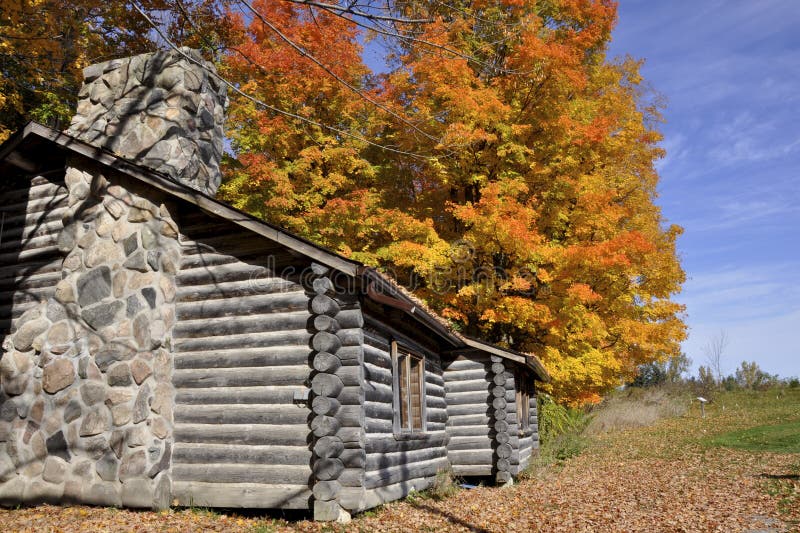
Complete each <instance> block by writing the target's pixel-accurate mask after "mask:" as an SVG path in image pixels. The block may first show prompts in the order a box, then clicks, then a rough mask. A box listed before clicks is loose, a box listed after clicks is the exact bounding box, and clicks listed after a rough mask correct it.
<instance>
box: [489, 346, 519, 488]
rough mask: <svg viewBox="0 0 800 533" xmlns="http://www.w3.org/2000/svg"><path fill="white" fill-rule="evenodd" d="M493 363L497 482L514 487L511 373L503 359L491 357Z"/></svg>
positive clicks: (494, 446) (494, 445)
mask: <svg viewBox="0 0 800 533" xmlns="http://www.w3.org/2000/svg"><path fill="white" fill-rule="evenodd" d="M490 360H491V362H492V368H491V376H492V385H491V387H492V412H493V416H492V418H493V419H494V426H493V429H494V439H493V440H494V442H493V443H492V444H493V446H492V447H493V448H494V455H495V457H494V467H495V481H496V482H497V483H498V484H502V485H512V484H513V483H514V478H513V476H512V475H511V455H512V452H513V448H512V446H511V433H510V432H509V423H508V420H507V417H508V409H507V407H508V400H507V395H506V385H507V383H508V381H509V372H508V371H507V370H506V366H505V364H504V362H503V358H502V357H500V356H497V355H492V356H490Z"/></svg>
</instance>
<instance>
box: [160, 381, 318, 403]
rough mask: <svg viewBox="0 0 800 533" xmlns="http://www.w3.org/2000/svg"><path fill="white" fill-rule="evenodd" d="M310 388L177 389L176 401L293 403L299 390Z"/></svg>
mask: <svg viewBox="0 0 800 533" xmlns="http://www.w3.org/2000/svg"><path fill="white" fill-rule="evenodd" d="M303 390H308V389H307V388H306V387H297V386H291V385H288V386H280V385H279V386H255V387H209V388H205V389H176V390H175V403H176V404H177V405H180V404H199V405H206V404H229V403H230V404H251V403H252V404H292V403H294V401H295V400H294V397H295V394H296V393H297V392H301V391H303Z"/></svg>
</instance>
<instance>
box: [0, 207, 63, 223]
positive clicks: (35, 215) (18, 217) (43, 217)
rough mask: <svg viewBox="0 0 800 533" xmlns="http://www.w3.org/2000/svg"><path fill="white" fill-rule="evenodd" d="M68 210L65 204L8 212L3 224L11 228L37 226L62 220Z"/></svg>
mask: <svg viewBox="0 0 800 533" xmlns="http://www.w3.org/2000/svg"><path fill="white" fill-rule="evenodd" d="M66 212H67V207H64V206H59V207H56V208H55V209H47V210H40V211H24V212H23V211H17V212H15V213H11V214H7V215H6V218H5V220H4V223H3V224H4V226H6V227H9V228H14V227H37V226H42V225H44V224H51V223H53V222H59V221H61V219H62V217H63V216H64V214H65V213H66Z"/></svg>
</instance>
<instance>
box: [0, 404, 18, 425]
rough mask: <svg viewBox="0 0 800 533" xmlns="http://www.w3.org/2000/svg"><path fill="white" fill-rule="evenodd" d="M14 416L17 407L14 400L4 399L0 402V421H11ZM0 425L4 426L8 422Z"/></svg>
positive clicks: (15, 415)
mask: <svg viewBox="0 0 800 533" xmlns="http://www.w3.org/2000/svg"><path fill="white" fill-rule="evenodd" d="M15 418H17V407H16V405H15V404H14V402H13V401H12V400H6V401H4V402H3V403H0V421H3V422H12V421H13V420H14V419H15ZM0 425H2V426H3V427H6V426H8V425H9V424H0Z"/></svg>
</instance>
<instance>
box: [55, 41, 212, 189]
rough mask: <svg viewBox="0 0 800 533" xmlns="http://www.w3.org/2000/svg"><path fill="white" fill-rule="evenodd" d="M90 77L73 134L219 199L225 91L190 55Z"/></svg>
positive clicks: (114, 66) (144, 60)
mask: <svg viewBox="0 0 800 533" xmlns="http://www.w3.org/2000/svg"><path fill="white" fill-rule="evenodd" d="M181 52H182V53H183V54H186V56H188V57H191V58H192V59H194V60H195V61H197V62H199V63H200V65H203V66H204V67H205V68H202V67H200V65H198V64H195V63H194V62H192V61H189V60H188V59H187V58H186V57H184V56H183V55H182V54H181V53H178V52H176V51H174V50H173V51H169V52H155V53H150V54H142V55H138V56H134V57H129V58H125V59H114V60H112V61H107V62H105V63H98V64H95V65H91V66H89V67H87V68H85V69H84V70H83V77H84V80H83V86H82V87H81V91H80V93H78V99H79V100H78V109H77V113H76V115H75V117H74V118H73V119H72V124H71V125H70V127H69V129H68V130H67V133H69V134H70V135H73V136H75V137H77V138H78V139H81V140H83V141H86V142H88V143H91V144H93V145H95V146H99V147H102V148H107V149H109V150H111V151H112V152H114V153H116V154H117V155H120V156H122V157H124V158H126V159H129V160H131V161H133V162H135V163H137V164H141V165H144V166H146V167H149V168H152V169H153V170H157V171H159V172H162V173H164V174H167V175H168V176H170V177H172V178H173V179H175V180H178V181H180V182H181V183H183V184H185V185H188V186H189V187H192V188H193V189H196V190H198V191H201V192H204V193H206V194H208V195H210V196H214V195H215V194H216V192H217V188H218V187H219V183H220V177H221V176H220V170H219V163H220V158H221V157H222V149H223V138H224V134H223V129H222V127H223V120H224V114H225V107H226V105H227V96H226V87H225V85H223V84H221V83H220V82H219V80H218V79H217V78H216V77H215V76H214V75H213V74H210V73H209V71H211V72H216V71H215V69H214V66H213V65H212V64H211V63H209V62H207V61H205V60H204V59H203V58H202V56H201V55H200V53H199V52H198V51H196V50H192V49H190V48H182V49H181Z"/></svg>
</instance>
